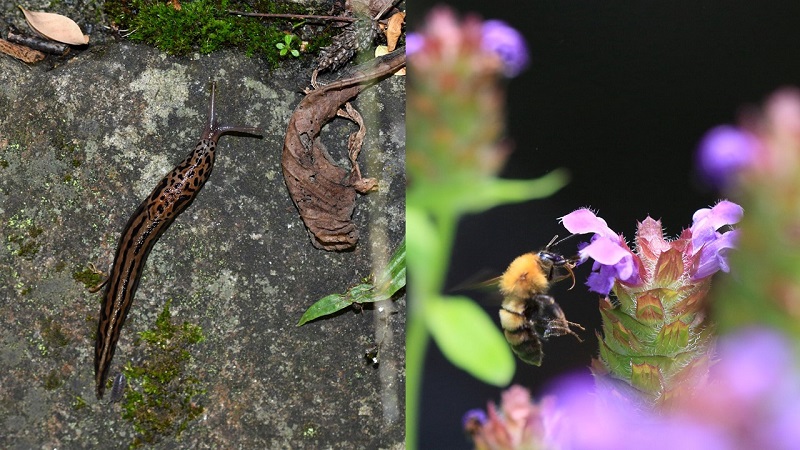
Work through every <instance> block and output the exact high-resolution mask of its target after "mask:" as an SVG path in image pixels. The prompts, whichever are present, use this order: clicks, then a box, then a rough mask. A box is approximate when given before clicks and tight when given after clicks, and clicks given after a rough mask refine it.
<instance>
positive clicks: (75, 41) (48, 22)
mask: <svg viewBox="0 0 800 450" xmlns="http://www.w3.org/2000/svg"><path fill="white" fill-rule="evenodd" d="M19 9H21V10H22V13H23V14H25V20H27V21H28V25H30V26H31V28H33V29H34V31H36V32H37V33H39V34H41V35H42V36H44V37H46V38H48V39H52V40H54V41H58V42H63V43H65V44H72V45H85V44H88V43H89V36H86V35H84V34H83V32H82V31H81V27H79V26H78V24H77V23H75V22H74V21H73V20H72V19H70V18H69V17H65V16H62V15H60V14H53V13H47V12H40V11H28V10H26V9H25V8H23V7H21V6H20V7H19Z"/></svg>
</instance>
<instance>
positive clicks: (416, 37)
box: [406, 33, 425, 56]
mask: <svg viewBox="0 0 800 450" xmlns="http://www.w3.org/2000/svg"><path fill="white" fill-rule="evenodd" d="M424 46H425V38H424V37H422V35H421V34H419V33H408V34H406V56H411V55H413V54H414V53H417V52H418V51H420V50H421V49H422V47H424Z"/></svg>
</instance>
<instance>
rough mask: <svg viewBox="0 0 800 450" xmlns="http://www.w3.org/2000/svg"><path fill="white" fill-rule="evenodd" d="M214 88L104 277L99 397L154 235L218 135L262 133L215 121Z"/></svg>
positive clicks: (177, 207)
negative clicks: (203, 117) (198, 126)
mask: <svg viewBox="0 0 800 450" xmlns="http://www.w3.org/2000/svg"><path fill="white" fill-rule="evenodd" d="M215 90H216V84H215V83H212V84H211V106H210V107H209V113H208V122H207V123H206V126H205V129H204V130H203V134H202V135H201V137H200V142H198V143H197V146H196V147H195V148H194V150H193V151H192V152H191V153H189V155H188V156H187V157H186V159H184V160H183V162H181V163H180V164H178V166H177V167H175V168H174V169H173V170H172V171H171V172H169V173H168V174H167V175H166V176H165V177H164V178H163V179H162V180H161V181H159V183H158V185H157V186H156V187H155V189H153V192H152V193H151V194H150V195H149V196H148V197H147V198H145V199H144V201H142V203H141V204H140V205H139V207H138V208H137V209H136V212H134V213H133V216H131V218H130V219H129V220H128V224H127V225H125V229H124V230H123V232H122V237H120V240H119V245H118V246H117V253H116V256H114V264H113V266H112V268H111V273H110V274H109V276H108V279H107V282H106V291H105V296H104V299H103V306H102V308H101V309H100V322H99V323H98V325H97V341H96V342H95V354H94V357H95V358H94V373H95V383H96V384H97V398H98V399H101V398H102V397H103V392H104V391H105V388H106V379H107V378H108V371H109V368H110V366H111V360H112V358H114V350H116V347H117V341H118V340H119V333H120V329H122V325H123V324H124V323H125V318H126V317H127V316H128V311H129V310H130V308H131V302H132V301H133V297H134V295H135V294H136V288H137V287H138V286H139V280H140V279H141V277H142V269H144V265H145V262H146V261H147V256H148V255H149V254H150V250H152V248H153V245H154V244H155V243H156V241H157V240H158V238H159V237H160V236H161V235H162V234H164V231H166V230H167V228H169V226H170V225H171V224H172V222H173V221H175V218H176V217H178V215H179V214H180V213H182V212H183V211H184V210H186V208H188V207H189V205H190V204H191V203H192V201H194V198H195V197H196V196H197V193H198V192H200V189H202V188H203V185H204V184H205V183H206V181H208V177H209V176H211V170H212V169H213V167H214V152H215V150H216V146H217V141H218V140H219V138H220V136H222V135H223V134H226V133H231V132H238V133H244V134H249V135H256V136H258V135H261V134H262V131H261V130H260V129H258V128H256V127H245V126H232V125H220V124H219V123H218V122H217V117H216V110H215V108H214V94H215Z"/></svg>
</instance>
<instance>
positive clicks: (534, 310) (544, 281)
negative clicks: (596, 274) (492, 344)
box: [497, 236, 584, 366]
mask: <svg viewBox="0 0 800 450" xmlns="http://www.w3.org/2000/svg"><path fill="white" fill-rule="evenodd" d="M557 238H558V236H556V237H554V238H553V239H552V240H551V241H550V243H549V244H547V246H546V247H545V248H544V249H543V250H541V251H539V252H537V253H533V252H532V253H526V254H524V255H522V256H519V257H517V258H516V259H515V260H514V261H513V262H512V263H511V265H509V266H508V269H506V271H505V272H503V275H501V276H500V277H499V278H498V279H497V282H498V285H499V288H500V292H501V293H502V294H503V304H502V309H501V310H500V324H501V325H502V327H503V333H504V334H505V336H506V340H507V341H508V343H509V344H511V350H513V351H514V353H515V354H516V355H517V356H518V357H519V359H521V360H523V361H524V362H526V363H528V364H533V365H535V366H539V365H541V364H542V357H544V352H543V351H542V342H543V341H546V340H547V338H549V337H550V336H563V335H565V334H571V335H573V336H575V338H576V339H578V341H581V342H583V341H582V340H581V338H580V337H579V336H578V335H577V334H576V333H575V332H574V331H572V329H571V328H570V326H574V327H575V328H578V329H580V330H581V331H583V330H584V328H583V327H582V326H580V325H579V324H577V323H574V322H570V321H568V320H567V319H566V317H565V316H564V311H562V310H561V307H560V306H558V303H556V301H555V299H553V297H551V296H549V295H547V291H548V290H549V289H550V286H551V285H552V284H553V283H556V282H558V281H561V280H564V279H567V278H572V287H575V274H574V273H573V272H572V269H573V268H574V267H575V266H576V265H577V262H578V260H577V258H565V257H564V256H562V255H560V254H558V253H555V252H552V251H550V249H551V248H552V247H554V246H555V245H558V244H559V243H561V242H563V240H562V241H559V242H557V243H555V244H554V242H555V241H556V239H557ZM572 287H570V289H572Z"/></svg>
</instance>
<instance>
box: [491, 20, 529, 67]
mask: <svg viewBox="0 0 800 450" xmlns="http://www.w3.org/2000/svg"><path fill="white" fill-rule="evenodd" d="M482 35H483V38H482V39H481V45H482V46H483V48H484V49H485V50H488V51H490V52H492V53H494V54H496V55H497V56H499V57H500V59H501V60H503V64H504V67H505V74H506V76H508V77H515V76H517V75H518V74H519V73H520V72H522V70H523V69H524V68H525V67H526V66H527V65H528V49H527V46H526V45H525V39H524V38H523V37H522V35H521V34H519V31H517V30H515V29H514V28H511V27H510V26H508V24H507V23H505V22H503V21H500V20H487V21H486V22H484V23H483V29H482Z"/></svg>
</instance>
